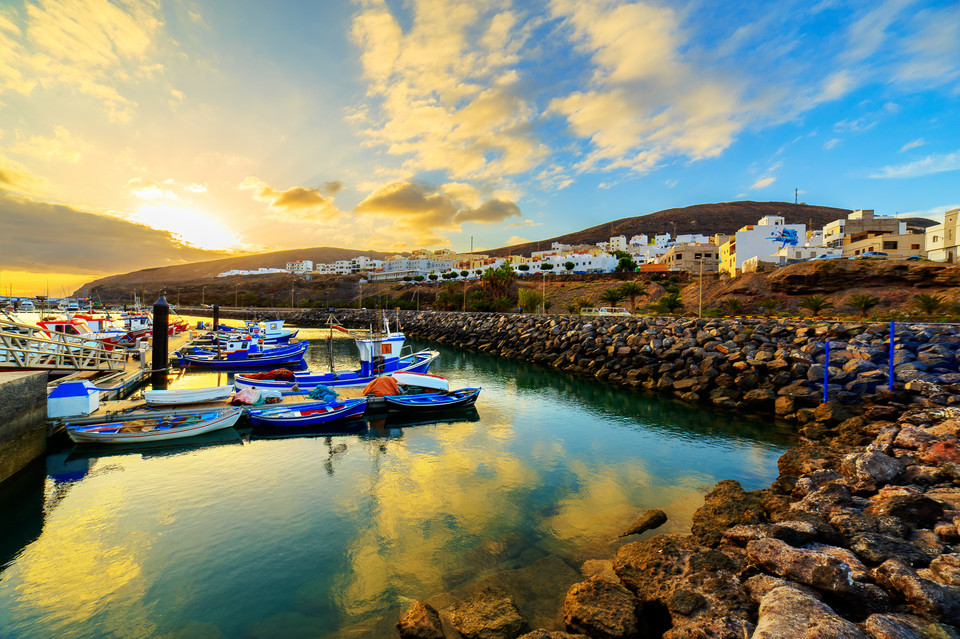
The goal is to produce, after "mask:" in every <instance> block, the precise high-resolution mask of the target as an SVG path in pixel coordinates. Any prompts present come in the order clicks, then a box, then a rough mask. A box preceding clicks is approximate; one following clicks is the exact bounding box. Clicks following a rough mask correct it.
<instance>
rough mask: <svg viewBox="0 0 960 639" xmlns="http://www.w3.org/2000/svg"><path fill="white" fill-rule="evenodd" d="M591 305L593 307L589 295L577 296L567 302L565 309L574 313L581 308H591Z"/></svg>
mask: <svg viewBox="0 0 960 639" xmlns="http://www.w3.org/2000/svg"><path fill="white" fill-rule="evenodd" d="M592 307H593V300H591V299H590V298H589V297H578V298H577V299H575V300H574V301H573V303H572V304H569V305H568V306H567V310H568V311H569V312H571V313H574V314H576V313H579V312H580V310H581V309H584V308H592Z"/></svg>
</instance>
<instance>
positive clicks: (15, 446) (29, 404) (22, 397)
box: [0, 371, 47, 481]
mask: <svg viewBox="0 0 960 639" xmlns="http://www.w3.org/2000/svg"><path fill="white" fill-rule="evenodd" d="M46 447H47V373H46V372H43V371H39V372H38V371H30V372H15V373H0V481H3V480H5V479H7V478H8V477H10V476H11V475H13V474H14V473H16V472H17V471H19V470H20V469H21V468H23V467H24V466H26V465H27V464H29V463H30V462H31V461H32V460H34V459H36V458H37V457H39V456H40V455H42V454H43V453H44V451H45V450H46Z"/></svg>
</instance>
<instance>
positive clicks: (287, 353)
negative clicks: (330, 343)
mask: <svg viewBox="0 0 960 639" xmlns="http://www.w3.org/2000/svg"><path fill="white" fill-rule="evenodd" d="M307 347H308V344H307V342H298V343H296V344H291V345H289V346H281V347H277V348H268V349H263V350H261V349H260V348H259V347H257V346H256V345H251V343H250V340H241V341H240V342H229V343H228V344H227V347H226V349H225V350H224V351H223V352H222V353H217V352H216V351H212V350H201V349H194V350H193V351H192V352H183V351H176V352H175V353H174V354H175V355H176V356H177V360H179V362H180V366H183V367H188V366H189V367H195V368H220V369H230V368H236V369H245V368H266V367H274V366H285V365H293V364H299V363H300V362H302V361H303V354H304V353H306V352H307Z"/></svg>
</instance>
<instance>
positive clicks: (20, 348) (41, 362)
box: [0, 319, 126, 371]
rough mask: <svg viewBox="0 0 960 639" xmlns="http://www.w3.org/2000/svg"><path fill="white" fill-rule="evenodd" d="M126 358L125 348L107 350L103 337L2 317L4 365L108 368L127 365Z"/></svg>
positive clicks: (0, 350)
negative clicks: (57, 329)
mask: <svg viewBox="0 0 960 639" xmlns="http://www.w3.org/2000/svg"><path fill="white" fill-rule="evenodd" d="M125 361H126V355H125V354H124V352H123V351H122V350H118V349H114V350H107V349H106V348H105V347H104V345H103V342H101V341H100V340H95V339H90V338H85V337H83V336H78V335H66V334H64V333H57V332H50V333H47V332H46V331H44V330H42V329H40V327H38V326H31V325H29V324H19V323H17V322H13V321H10V320H7V319H0V368H2V369H12V368H21V369H44V370H64V371H107V370H120V369H122V368H124V362H125Z"/></svg>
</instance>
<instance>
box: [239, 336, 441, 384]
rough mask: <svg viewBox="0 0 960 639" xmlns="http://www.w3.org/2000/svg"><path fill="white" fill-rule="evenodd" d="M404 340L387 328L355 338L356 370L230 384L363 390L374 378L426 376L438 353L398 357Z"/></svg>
mask: <svg viewBox="0 0 960 639" xmlns="http://www.w3.org/2000/svg"><path fill="white" fill-rule="evenodd" d="M404 339H405V338H404V336H403V333H401V332H390V330H389V326H387V330H386V334H385V335H384V336H382V337H366V338H359V339H357V340H355V341H356V344H357V348H358V349H359V351H360V368H359V369H357V370H352V371H334V372H331V373H319V372H312V371H303V372H299V373H292V374H290V373H289V372H287V373H286V374H284V375H283V376H282V377H276V378H273V379H271V378H265V377H264V376H263V375H255V376H250V375H237V376H236V377H234V380H233V381H234V384H235V385H236V387H237V388H243V387H244V386H254V387H257V388H274V389H279V390H282V391H286V390H291V389H293V388H294V387H296V388H297V389H298V390H310V389H312V388H316V387H317V386H319V385H320V384H323V385H324V386H329V387H331V388H337V387H349V386H366V385H367V384H368V383H370V382H371V381H372V380H373V379H374V378H376V377H380V376H381V375H391V374H393V373H427V372H428V371H429V370H430V365H431V364H432V363H433V361H434V360H435V359H437V357H439V356H440V353H438V352H437V351H431V350H422V351H418V352H416V353H410V354H409V355H403V356H401V353H402V350H403V342H404Z"/></svg>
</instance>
